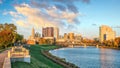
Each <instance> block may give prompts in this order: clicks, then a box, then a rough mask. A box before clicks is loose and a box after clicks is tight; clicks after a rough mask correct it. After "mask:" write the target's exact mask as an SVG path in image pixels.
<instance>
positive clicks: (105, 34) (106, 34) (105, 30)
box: [99, 25, 115, 42]
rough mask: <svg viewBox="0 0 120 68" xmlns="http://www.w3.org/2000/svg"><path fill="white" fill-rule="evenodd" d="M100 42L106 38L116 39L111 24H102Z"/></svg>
mask: <svg viewBox="0 0 120 68" xmlns="http://www.w3.org/2000/svg"><path fill="white" fill-rule="evenodd" d="M99 31H100V36H99V37H100V42H103V41H106V40H114V39H115V31H113V30H112V28H110V27H109V26H106V25H102V26H101V27H100V30H99Z"/></svg>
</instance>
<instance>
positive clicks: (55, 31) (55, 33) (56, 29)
mask: <svg viewBox="0 0 120 68" xmlns="http://www.w3.org/2000/svg"><path fill="white" fill-rule="evenodd" d="M54 38H56V39H58V38H59V29H58V27H54Z"/></svg>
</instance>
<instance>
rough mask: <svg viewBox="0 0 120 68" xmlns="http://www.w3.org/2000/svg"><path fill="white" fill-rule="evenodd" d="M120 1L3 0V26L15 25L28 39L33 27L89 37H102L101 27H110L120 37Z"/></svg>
mask: <svg viewBox="0 0 120 68" xmlns="http://www.w3.org/2000/svg"><path fill="white" fill-rule="evenodd" d="M119 3H120V0H0V23H1V24H4V23H13V24H15V25H16V26H17V32H18V33H20V34H22V35H24V37H25V38H28V37H29V36H30V35H31V30H32V28H35V31H36V32H39V33H41V32H42V31H41V30H42V27H45V26H46V27H47V26H50V27H58V28H59V30H60V32H59V33H60V34H61V35H63V34H64V33H68V32H74V33H75V34H81V35H82V36H83V37H86V38H90V39H93V38H97V37H99V27H100V26H101V25H108V26H110V27H112V28H113V30H114V31H116V36H120V4H119Z"/></svg>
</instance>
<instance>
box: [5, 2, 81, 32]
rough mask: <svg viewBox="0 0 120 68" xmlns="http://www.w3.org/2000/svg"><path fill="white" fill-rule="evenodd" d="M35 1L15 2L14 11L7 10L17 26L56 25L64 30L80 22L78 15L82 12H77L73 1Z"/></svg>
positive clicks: (73, 27) (38, 26) (74, 26)
mask: <svg viewBox="0 0 120 68" xmlns="http://www.w3.org/2000/svg"><path fill="white" fill-rule="evenodd" d="M37 1H38V2H36V1H34V0H32V1H31V4H26V3H22V4H15V5H14V8H15V11H10V12H7V13H8V14H10V15H11V16H12V17H13V20H14V22H15V23H16V25H18V27H19V28H30V27H31V28H32V27H36V28H37V29H39V28H41V27H44V26H53V27H54V26H55V27H56V26H57V27H60V29H63V30H64V29H70V28H72V29H76V28H77V25H78V24H80V21H79V19H78V17H80V16H82V14H80V13H79V11H78V9H77V7H76V6H75V5H74V3H71V5H70V4H67V3H68V2H67V1H66V0H52V1H55V2H53V3H50V2H51V0H48V1H41V0H37ZM64 1H65V2H64ZM70 1H71V2H75V1H80V0H75V1H73V0H70ZM63 2H64V3H63ZM62 3H63V4H62ZM19 31H20V30H19Z"/></svg>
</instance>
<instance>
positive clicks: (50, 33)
mask: <svg viewBox="0 0 120 68" xmlns="http://www.w3.org/2000/svg"><path fill="white" fill-rule="evenodd" d="M42 37H54V28H53V27H45V28H42Z"/></svg>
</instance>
